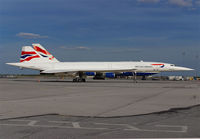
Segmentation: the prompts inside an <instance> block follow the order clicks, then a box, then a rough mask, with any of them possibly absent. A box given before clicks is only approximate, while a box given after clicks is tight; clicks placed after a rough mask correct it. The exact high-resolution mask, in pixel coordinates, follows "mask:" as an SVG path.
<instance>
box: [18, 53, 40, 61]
mask: <svg viewBox="0 0 200 139" xmlns="http://www.w3.org/2000/svg"><path fill="white" fill-rule="evenodd" d="M33 58H40V56H39V55H38V54H37V53H36V52H34V51H33V52H31V51H30V52H26V51H22V53H21V57H20V62H24V61H30V60H31V59H33Z"/></svg>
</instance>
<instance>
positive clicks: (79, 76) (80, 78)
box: [73, 72, 86, 82]
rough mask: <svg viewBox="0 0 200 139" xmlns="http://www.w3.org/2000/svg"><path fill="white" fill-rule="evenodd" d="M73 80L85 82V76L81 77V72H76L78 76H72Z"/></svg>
mask: <svg viewBox="0 0 200 139" xmlns="http://www.w3.org/2000/svg"><path fill="white" fill-rule="evenodd" d="M73 82H86V80H85V78H83V72H78V77H76V78H74V79H73Z"/></svg>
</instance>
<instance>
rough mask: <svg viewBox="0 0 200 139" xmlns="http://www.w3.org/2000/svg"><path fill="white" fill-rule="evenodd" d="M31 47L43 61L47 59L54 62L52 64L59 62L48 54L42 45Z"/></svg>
mask: <svg viewBox="0 0 200 139" xmlns="http://www.w3.org/2000/svg"><path fill="white" fill-rule="evenodd" d="M32 45H33V48H34V49H35V51H37V52H38V53H39V54H40V56H42V57H43V58H45V59H49V60H51V61H54V62H59V61H58V60H57V59H56V58H55V57H54V56H53V55H52V54H50V53H49V52H48V51H47V50H46V49H45V48H44V47H43V46H42V45H40V44H38V43H37V44H36V43H34V44H32Z"/></svg>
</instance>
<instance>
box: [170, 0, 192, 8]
mask: <svg viewBox="0 0 200 139" xmlns="http://www.w3.org/2000/svg"><path fill="white" fill-rule="evenodd" d="M168 2H169V4H172V5H176V6H180V7H192V6H193V3H192V0H168Z"/></svg>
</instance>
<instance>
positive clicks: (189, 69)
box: [174, 67, 194, 71]
mask: <svg viewBox="0 0 200 139" xmlns="http://www.w3.org/2000/svg"><path fill="white" fill-rule="evenodd" d="M174 70H175V71H192V70H194V69H191V68H186V67H174Z"/></svg>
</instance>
